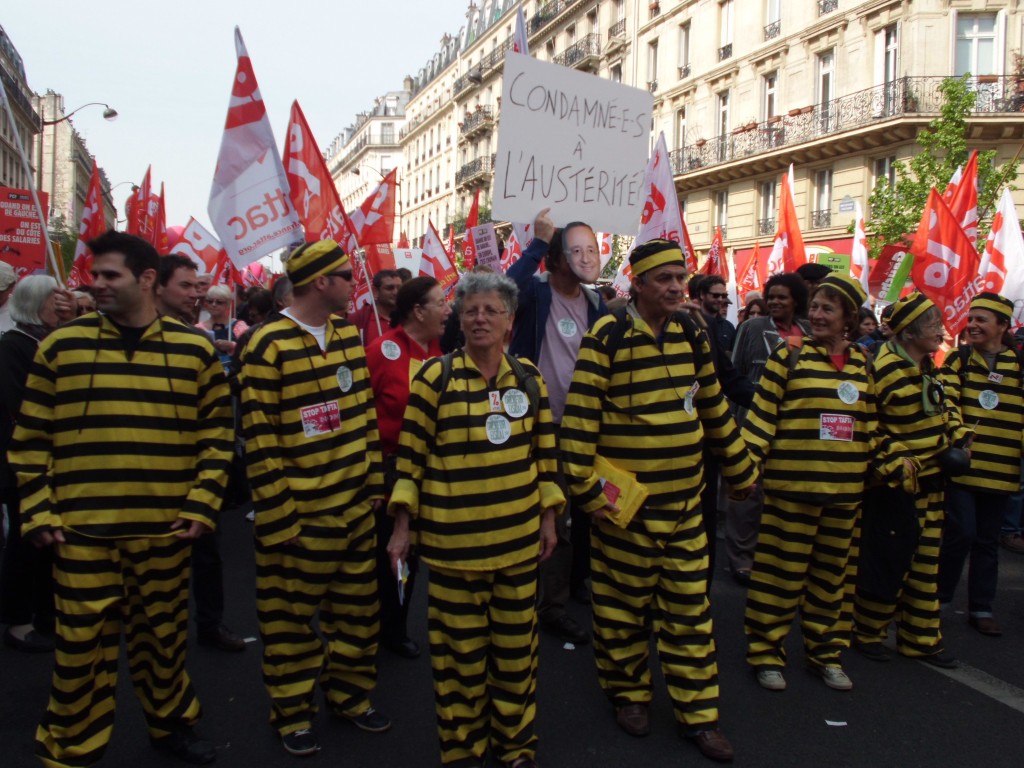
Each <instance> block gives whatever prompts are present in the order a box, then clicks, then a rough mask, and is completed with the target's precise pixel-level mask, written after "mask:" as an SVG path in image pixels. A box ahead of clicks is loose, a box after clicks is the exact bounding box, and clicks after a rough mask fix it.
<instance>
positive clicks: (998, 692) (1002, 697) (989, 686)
mask: <svg viewBox="0 0 1024 768" xmlns="http://www.w3.org/2000/svg"><path fill="white" fill-rule="evenodd" d="M918 663H919V664H922V665H924V666H926V667H929V668H930V669H932V670H934V671H935V672H938V673H939V674H940V675H945V676H946V677H948V678H950V679H951V680H955V681H956V682H958V683H961V684H962V685H966V686H967V687H968V688H973V689H974V690H976V691H977V692H978V693H981V694H984V695H985V696H988V697H989V698H990V699H995V700H996V701H998V702H1000V703H1002V704H1005V705H1006V706H1008V707H1010V708H1011V709H1015V710H1017V711H1018V712H1021V713H1024V688H1018V687H1017V686H1015V685H1012V684H1011V683H1008V682H1006V681H1005V680H1000V679H999V678H998V677H993V676H992V675H990V674H989V673H988V672H982V671H981V670H980V669H978V668H977V667H972V666H971V665H970V664H964V663H963V662H961V663H960V666H959V667H957V668H956V669H940V668H939V667H933V666H932V665H931V664H928V663H927V662H924V661H921V662H918Z"/></svg>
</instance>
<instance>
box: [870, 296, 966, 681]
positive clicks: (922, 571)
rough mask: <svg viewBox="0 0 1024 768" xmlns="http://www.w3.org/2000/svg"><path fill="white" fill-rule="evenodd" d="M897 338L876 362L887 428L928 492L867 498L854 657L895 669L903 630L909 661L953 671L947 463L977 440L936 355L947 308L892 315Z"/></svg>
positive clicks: (912, 303) (879, 492)
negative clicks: (890, 638) (943, 585)
mask: <svg viewBox="0 0 1024 768" xmlns="http://www.w3.org/2000/svg"><path fill="white" fill-rule="evenodd" d="M889 327H890V328H891V329H892V332H893V338H892V339H891V340H890V341H888V342H886V343H885V344H883V345H882V346H881V347H879V352H878V355H877V357H876V358H875V365H874V378H875V398H876V402H877V408H878V426H879V429H881V431H883V432H885V433H886V434H888V435H890V436H891V437H892V438H893V439H895V440H898V441H900V443H902V444H903V445H904V446H906V448H907V450H908V451H909V452H910V453H912V454H913V455H914V456H915V457H916V458H917V460H918V461H920V462H921V469H920V470H919V471H918V473H917V480H918V485H919V489H918V491H917V492H916V493H913V494H908V493H906V492H904V491H903V490H902V489H901V488H898V487H893V486H891V485H880V484H876V485H874V486H872V487H870V488H869V489H868V491H867V493H866V494H865V498H864V513H863V521H862V533H861V540H860V556H859V561H858V568H857V590H856V598H855V605H854V614H853V618H854V647H856V648H857V649H858V650H859V651H860V652H861V653H863V654H864V655H865V656H867V657H868V658H869V659H872V660H873V661H888V660H889V659H890V653H889V651H888V649H886V648H885V647H884V646H883V645H882V643H883V641H884V640H885V639H886V637H887V635H888V628H889V624H890V623H891V622H892V621H893V619H894V618H895V619H896V621H897V635H896V638H897V644H898V646H899V652H900V653H901V654H902V655H904V656H909V657H911V658H919V659H923V660H924V661H927V662H928V663H930V664H934V665H936V666H940V667H945V668H950V667H953V666H955V665H956V662H955V660H954V659H953V658H952V657H951V656H949V655H948V654H946V653H944V652H943V647H942V634H941V632H940V627H939V624H940V622H939V596H938V587H937V582H938V573H939V543H940V541H941V539H942V523H943V518H944V517H945V513H944V509H943V503H944V493H943V488H944V485H945V476H944V475H943V472H942V470H941V468H940V460H939V457H940V456H941V455H942V454H943V452H945V451H946V450H947V449H948V448H949V447H950V446H958V447H962V446H963V445H965V444H966V442H967V441H968V439H969V437H970V430H968V429H967V428H966V427H964V425H963V421H962V420H961V418H960V409H959V408H957V407H956V406H955V405H954V404H953V403H951V402H950V401H949V399H948V397H946V395H945V394H944V391H943V387H942V386H941V385H940V383H939V381H938V370H937V369H936V367H935V363H934V362H933V361H932V354H934V353H935V351H936V350H938V348H939V345H940V344H941V343H942V338H943V328H942V315H941V313H940V311H939V308H938V307H936V306H935V305H934V304H933V303H932V302H931V301H930V300H929V299H927V298H926V297H925V296H924V295H922V294H920V293H917V292H915V293H912V294H911V295H910V296H907V297H905V298H903V299H900V300H899V301H897V302H896V303H895V304H894V305H893V309H892V314H891V315H890V317H889Z"/></svg>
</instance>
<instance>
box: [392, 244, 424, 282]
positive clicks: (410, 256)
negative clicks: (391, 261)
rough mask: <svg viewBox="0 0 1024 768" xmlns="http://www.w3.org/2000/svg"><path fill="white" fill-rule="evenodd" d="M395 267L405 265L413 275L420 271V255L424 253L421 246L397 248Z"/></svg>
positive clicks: (399, 267) (398, 267)
mask: <svg viewBox="0 0 1024 768" xmlns="http://www.w3.org/2000/svg"><path fill="white" fill-rule="evenodd" d="M394 253H395V269H401V268H402V267H405V268H406V269H408V270H409V271H410V272H412V276H413V277H416V276H417V275H418V274H419V273H420V256H421V254H422V253H423V252H422V251H421V250H420V249H419V248H395V251H394Z"/></svg>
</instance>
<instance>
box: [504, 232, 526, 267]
mask: <svg viewBox="0 0 1024 768" xmlns="http://www.w3.org/2000/svg"><path fill="white" fill-rule="evenodd" d="M522 255H523V247H522V246H521V245H520V244H519V235H518V234H517V233H516V229H515V227H512V233H511V234H510V235H509V236H508V242H507V243H505V251H504V253H502V254H501V271H502V272H503V273H504V272H508V270H509V267H511V266H512V265H513V264H515V263H516V262H517V261H519V259H520V258H521V257H522Z"/></svg>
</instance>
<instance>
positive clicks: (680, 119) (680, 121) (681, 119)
mask: <svg viewBox="0 0 1024 768" xmlns="http://www.w3.org/2000/svg"><path fill="white" fill-rule="evenodd" d="M684 146H686V107H681V108H679V109H677V110H676V149H682V148H683V147H684Z"/></svg>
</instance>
